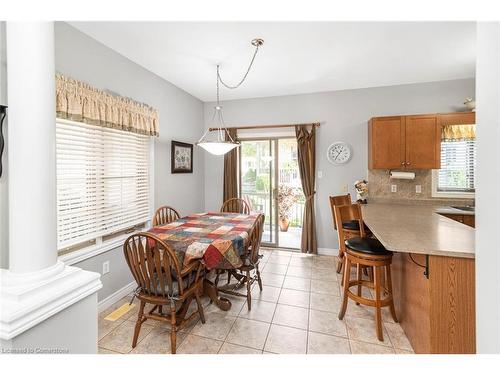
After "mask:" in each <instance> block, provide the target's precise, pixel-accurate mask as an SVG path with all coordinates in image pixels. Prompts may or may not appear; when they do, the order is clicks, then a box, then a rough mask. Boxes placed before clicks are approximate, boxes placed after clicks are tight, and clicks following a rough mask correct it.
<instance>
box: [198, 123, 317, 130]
mask: <svg viewBox="0 0 500 375" xmlns="http://www.w3.org/2000/svg"><path fill="white" fill-rule="evenodd" d="M295 126H314V127H315V128H319V126H320V123H319V122H314V123H309V124H290V125H251V126H235V127H232V128H226V129H238V130H244V129H272V128H293V127H295ZM208 130H209V131H211V132H212V131H216V130H219V128H209V129H208Z"/></svg>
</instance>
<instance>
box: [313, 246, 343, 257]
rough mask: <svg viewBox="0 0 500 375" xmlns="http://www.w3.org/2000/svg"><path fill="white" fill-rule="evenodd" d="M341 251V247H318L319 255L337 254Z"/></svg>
mask: <svg viewBox="0 0 500 375" xmlns="http://www.w3.org/2000/svg"><path fill="white" fill-rule="evenodd" d="M338 253H339V249H331V248H329V247H318V254H319V255H337V254H338Z"/></svg>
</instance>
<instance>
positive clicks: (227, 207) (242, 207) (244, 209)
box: [220, 198, 250, 215]
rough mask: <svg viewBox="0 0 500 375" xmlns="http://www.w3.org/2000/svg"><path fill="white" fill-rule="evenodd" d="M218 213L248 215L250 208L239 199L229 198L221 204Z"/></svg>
mask: <svg viewBox="0 0 500 375" xmlns="http://www.w3.org/2000/svg"><path fill="white" fill-rule="evenodd" d="M220 212H233V213H240V214H245V215H250V206H249V205H248V203H247V202H245V201H244V200H243V199H241V198H231V199H228V200H227V201H225V202H224V203H223V204H222V206H221V208H220Z"/></svg>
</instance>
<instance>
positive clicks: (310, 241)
mask: <svg viewBox="0 0 500 375" xmlns="http://www.w3.org/2000/svg"><path fill="white" fill-rule="evenodd" d="M295 134H296V136H297V148H298V159H299V172H300V179H301V182H302V190H303V191H304V195H305V196H306V202H305V206H304V218H303V223H302V243H301V246H300V248H301V250H302V252H303V253H311V254H316V253H317V252H318V243H317V240H316V222H315V217H314V194H315V193H316V192H315V191H314V187H315V176H316V127H315V126H314V125H313V126H312V127H311V131H310V132H309V131H307V127H306V126H296V127H295Z"/></svg>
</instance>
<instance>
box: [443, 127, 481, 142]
mask: <svg viewBox="0 0 500 375" xmlns="http://www.w3.org/2000/svg"><path fill="white" fill-rule="evenodd" d="M441 139H442V140H447V141H466V140H473V139H476V125H444V126H443V127H442V128H441Z"/></svg>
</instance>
